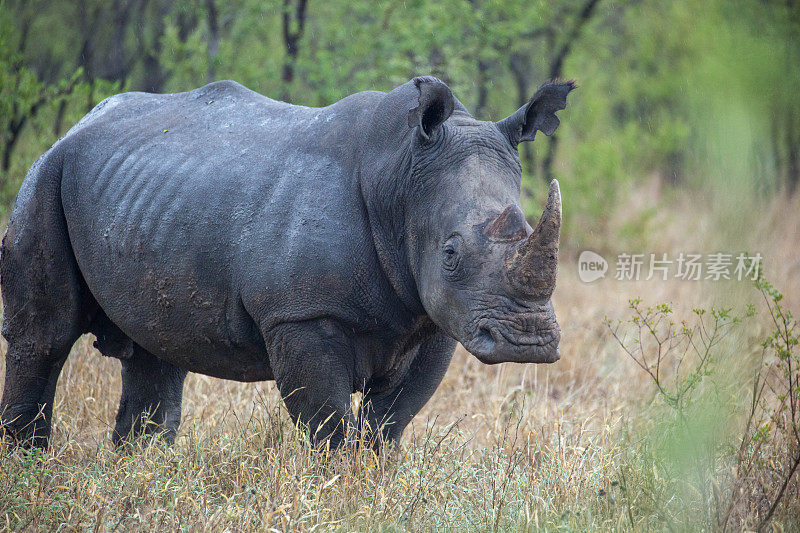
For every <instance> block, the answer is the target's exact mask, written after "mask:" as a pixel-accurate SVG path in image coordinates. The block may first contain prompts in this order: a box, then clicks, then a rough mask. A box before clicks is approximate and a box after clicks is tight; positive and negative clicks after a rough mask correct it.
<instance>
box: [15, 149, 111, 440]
mask: <svg viewBox="0 0 800 533" xmlns="http://www.w3.org/2000/svg"><path fill="white" fill-rule="evenodd" d="M60 179H61V164H60V162H59V157H58V156H57V155H54V153H53V151H52V150H51V151H49V152H47V153H46V154H45V155H43V156H42V157H41V158H39V160H38V161H37V162H36V163H35V164H34V165H33V167H31V170H30V171H29V172H28V176H27V178H26V179H25V182H24V184H23V186H22V189H21V191H20V193H19V196H18V197H17V204H16V207H15V208H14V212H13V214H12V215H11V219H10V220H9V223H8V228H7V229H6V234H5V236H4V237H3V243H2V253H0V279H2V284H3V290H2V295H3V336H4V337H5V338H6V340H7V341H8V351H7V352H6V375H5V384H4V390H3V399H2V402H0V422H2V423H1V424H0V426H1V427H0V437H2V434H4V435H5V436H6V437H11V440H13V441H15V442H17V443H20V444H24V445H34V446H40V447H45V446H47V440H48V437H49V435H50V424H51V419H52V414H53V399H54V396H55V390H56V382H57V380H58V376H59V374H60V373H61V368H62V366H63V365H64V362H65V361H66V358H67V355H68V354H69V351H70V349H71V348H72V345H73V344H74V343H75V341H76V340H77V339H78V337H79V336H80V335H81V334H82V333H84V332H85V331H86V326H87V321H88V317H90V316H91V315H92V313H93V306H94V305H96V304H94V300H93V298H91V295H89V294H88V291H87V289H86V284H85V282H84V280H83V277H82V275H81V273H80V270H79V268H78V264H77V263H76V261H75V257H74V255H73V253H72V246H71V244H70V239H69V235H68V233H67V227H66V221H65V219H64V213H63V210H62V208H61V195H60Z"/></svg>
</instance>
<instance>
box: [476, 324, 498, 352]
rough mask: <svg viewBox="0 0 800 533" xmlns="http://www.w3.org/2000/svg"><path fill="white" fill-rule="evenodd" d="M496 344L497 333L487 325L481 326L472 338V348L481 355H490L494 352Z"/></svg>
mask: <svg viewBox="0 0 800 533" xmlns="http://www.w3.org/2000/svg"><path fill="white" fill-rule="evenodd" d="M496 344H497V342H496V341H495V335H494V334H493V332H492V331H491V330H490V329H489V328H487V327H485V326H481V327H479V328H478V332H477V333H476V334H475V337H473V339H472V349H473V351H474V352H476V353H478V354H480V355H488V354H490V353H492V352H493V351H494V347H495V345H496Z"/></svg>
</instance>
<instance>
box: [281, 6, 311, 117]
mask: <svg viewBox="0 0 800 533" xmlns="http://www.w3.org/2000/svg"><path fill="white" fill-rule="evenodd" d="M291 7H292V0H283V15H282V22H283V42H284V44H285V46H286V58H285V59H284V61H283V76H282V80H283V94H282V96H281V99H282V100H283V101H284V102H291V99H292V95H291V86H292V81H294V69H295V66H296V65H297V54H298V52H299V48H298V44H299V42H300V39H301V38H302V37H303V29H304V28H305V25H306V0H297V4H296V5H295V10H294V16H292V11H291V9H290V8H291Z"/></svg>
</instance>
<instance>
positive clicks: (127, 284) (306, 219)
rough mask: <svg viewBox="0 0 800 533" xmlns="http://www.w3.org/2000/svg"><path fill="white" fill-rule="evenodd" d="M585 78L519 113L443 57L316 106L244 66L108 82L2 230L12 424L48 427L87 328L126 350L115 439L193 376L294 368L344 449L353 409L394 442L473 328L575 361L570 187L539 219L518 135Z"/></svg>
mask: <svg viewBox="0 0 800 533" xmlns="http://www.w3.org/2000/svg"><path fill="white" fill-rule="evenodd" d="M574 88H575V84H574V82H572V81H566V82H563V81H552V82H548V83H545V84H544V85H542V86H541V87H540V88H539V89H538V91H537V92H536V93H535V94H534V96H533V97H532V98H531V100H530V101H529V102H528V103H526V104H525V105H524V106H522V107H521V108H520V109H519V110H517V111H516V112H515V113H514V114H512V115H511V116H509V117H507V118H505V119H503V120H500V121H499V122H484V121H479V120H476V119H475V118H473V117H472V115H470V113H469V112H468V111H467V109H466V108H465V107H464V105H462V104H461V102H459V101H458V100H457V99H456V98H455V97H454V96H453V93H452V92H451V90H450V88H449V87H448V86H447V85H446V84H445V83H443V82H442V81H440V80H438V79H436V78H433V77H427V76H426V77H417V78H414V79H412V80H411V81H409V82H407V83H404V84H403V85H400V86H398V87H396V88H395V89H394V90H392V91H390V92H388V93H384V92H379V91H366V92H360V93H356V94H353V95H350V96H348V97H346V98H344V99H342V100H340V101H338V102H336V103H334V104H332V105H329V106H327V107H317V108H315V107H304V106H300V105H291V104H288V103H284V102H279V101H275V100H271V99H269V98H267V97H265V96H262V95H260V94H258V93H256V92H253V91H251V90H249V89H247V88H245V87H244V86H242V85H239V84H237V83H235V82H232V81H221V82H215V83H211V84H208V85H206V86H204V87H201V88H199V89H195V90H193V91H189V92H184V93H177V94H147V93H140V92H130V93H124V94H118V95H115V96H112V97H110V98H107V99H106V100H104V101H103V102H101V103H100V104H99V105H97V106H96V107H95V108H94V109H93V110H92V111H91V112H90V113H89V114H88V115H86V116H85V117H84V118H83V119H81V120H80V122H78V123H77V124H76V125H75V126H74V127H73V128H72V129H70V130H69V132H68V133H67V134H66V135H65V136H64V137H62V138H61V139H60V140H59V141H58V142H56V143H55V144H54V145H53V146H52V147H51V148H50V149H49V150H48V151H47V152H45V153H44V154H43V155H42V156H41V157H40V158H39V159H38V160H37V161H36V162H35V163H34V164H33V166H32V167H31V169H30V171H29V172H28V174H27V176H26V178H25V180H24V183H23V184H22V188H21V190H20V192H19V195H18V196H17V199H16V205H15V207H14V210H13V214H12V215H11V218H10V221H9V223H8V228H7V230H6V233H5V236H4V238H3V242H2V259H1V260H0V276H1V277H0V279H1V280H2V298H3V305H4V321H3V328H2V333H3V335H4V336H5V338H6V339H7V341H8V352H7V354H6V377H5V389H4V392H3V397H2V405H0V411H1V412H2V425H3V432H4V433H5V435H6V436H10V437H11V440H12V441H13V442H16V443H26V444H27V445H33V446H47V441H48V437H49V435H50V426H51V419H52V414H53V413H52V411H53V400H54V393H55V389H56V381H57V379H58V376H59V373H60V372H61V369H62V367H63V365H64V362H65V361H66V359H67V355H68V354H69V352H70V349H71V347H72V345H73V344H74V343H75V342H76V340H77V339H78V337H79V336H81V335H82V334H85V333H92V334H94V335H95V336H96V341H95V346H96V348H97V349H98V350H99V351H100V352H101V353H102V354H103V355H105V356H110V357H114V358H117V359H119V360H120V361H121V365H122V398H121V400H120V405H119V412H118V414H117V416H116V425H115V427H114V431H113V436H112V438H113V441H114V442H115V443H120V442H128V440H129V439H133V438H134V437H136V436H140V435H142V434H147V433H153V432H156V433H157V434H158V435H160V436H162V437H163V438H164V439H166V440H167V441H168V442H171V441H172V440H173V439H174V437H175V434H176V431H177V428H178V425H179V423H180V418H181V398H182V394H183V383H184V378H185V377H186V374H187V372H198V373H201V374H205V375H208V376H214V377H218V378H223V379H229V380H238V381H245V382H254V381H262V380H274V381H275V382H276V384H277V387H278V390H279V391H280V394H281V396H282V398H283V400H284V403H285V406H286V408H287V411H288V412H289V414H290V416H291V418H292V419H293V421H294V422H295V423H297V424H299V425H300V426H301V427H304V428H306V429H307V430H308V431H309V432H310V434H311V435H312V438H313V441H314V442H315V443H317V444H320V443H325V444H327V445H328V446H332V447H337V446H340V445H341V444H342V442H349V438H348V435H350V434H351V433H350V429H351V428H354V427H356V428H357V429H356V431H358V426H359V424H358V422H356V420H357V419H360V420H363V421H364V422H363V423H362V424H361V429H362V430H365V429H370V428H371V433H370V435H373V436H375V437H380V438H376V439H374V440H375V441H396V440H398V439H399V438H400V437H401V435H402V433H403V429H404V428H405V427H406V426H407V424H408V423H409V422H410V421H411V419H412V418H413V417H414V415H415V414H416V413H417V412H419V411H420V409H422V407H423V405H424V404H425V403H426V402H427V401H428V399H429V398H430V397H431V396H432V395H433V393H434V391H435V390H436V388H437V386H438V385H439V383H440V382H441V380H442V378H443V376H444V374H445V371H446V370H447V368H448V365H449V363H450V360H451V357H452V355H453V352H454V349H455V346H456V342H457V341H458V342H460V343H461V344H462V345H463V346H464V347H465V348H466V350H467V351H469V352H470V353H471V354H473V355H474V356H475V357H477V358H478V359H479V360H480V361H482V362H483V363H486V364H495V363H501V362H518V363H552V362H554V361H556V360H558V359H559V350H558V345H559V341H560V337H561V333H560V328H559V326H558V323H557V322H556V318H555V314H554V311H553V306H552V303H551V295H552V293H553V290H554V287H555V281H556V268H557V254H558V239H559V229H560V226H561V198H560V192H559V187H558V184H557V182H555V181H553V182H552V183H551V185H550V190H549V195H548V199H547V205H546V207H545V209H544V213H543V214H542V216H541V219H540V220H539V221H538V224H537V226H536V227H535V228H533V227H531V226H530V225H529V224H528V223H527V221H526V219H525V216H524V215H523V212H522V209H521V208H520V187H521V186H520V181H521V166H520V159H519V155H518V151H517V146H518V145H519V143H521V142H523V141H531V140H533V139H534V137H535V135H536V132H537V131H541V132H543V133H545V134H546V135H551V134H552V133H553V132H554V131H555V129H556V127H557V126H558V125H559V119H558V118H557V117H556V114H555V113H556V111H558V110H561V109H564V108H565V107H566V100H567V95H568V93H569V92H570V91H571V90H572V89H574ZM356 392H362V393H363V399H362V405H363V406H364V410H363V411H362V412H360V413H354V412H353V410H352V409H351V401H350V399H351V395H352V394H353V393H356Z"/></svg>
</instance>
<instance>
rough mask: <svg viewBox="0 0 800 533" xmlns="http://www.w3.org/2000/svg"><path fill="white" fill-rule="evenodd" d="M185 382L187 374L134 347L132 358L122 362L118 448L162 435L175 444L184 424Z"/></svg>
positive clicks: (140, 348) (115, 430)
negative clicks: (140, 437) (137, 439)
mask: <svg viewBox="0 0 800 533" xmlns="http://www.w3.org/2000/svg"><path fill="white" fill-rule="evenodd" d="M185 378H186V370H183V369H182V368H178V367H176V366H174V365H171V364H169V363H167V362H165V361H162V360H161V359H158V358H157V357H156V356H154V355H153V354H151V353H150V352H148V351H146V350H145V349H144V348H142V347H141V346H138V345H134V348H133V355H132V357H130V358H128V359H123V360H122V397H121V398H120V402H119V411H118V412H117V420H116V425H115V426H114V435H113V438H112V440H113V442H114V444H115V445H120V444H122V443H123V442H126V441H129V440H130V439H132V438H135V437H139V436H141V435H159V436H161V437H162V438H163V439H164V440H165V441H166V442H167V443H168V444H171V443H172V442H173V441H174V440H175V434H176V433H177V431H178V425H179V424H180V422H181V402H182V399H183V381H184V379H185Z"/></svg>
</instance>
